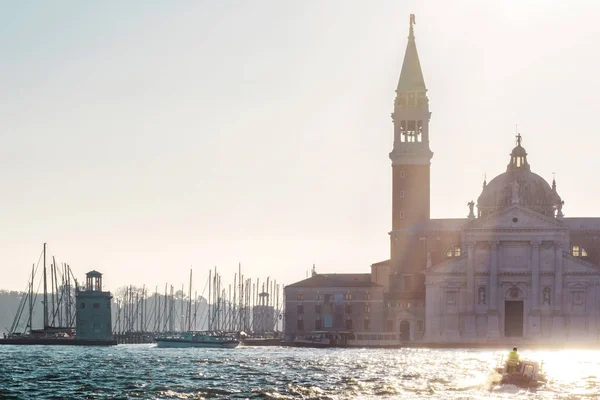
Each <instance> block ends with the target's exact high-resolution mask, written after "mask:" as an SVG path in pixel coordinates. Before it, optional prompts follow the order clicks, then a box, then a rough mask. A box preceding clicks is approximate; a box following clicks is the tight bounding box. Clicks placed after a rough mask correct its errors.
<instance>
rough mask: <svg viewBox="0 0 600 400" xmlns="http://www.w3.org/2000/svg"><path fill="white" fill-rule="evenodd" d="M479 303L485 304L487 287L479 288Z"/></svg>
mask: <svg viewBox="0 0 600 400" xmlns="http://www.w3.org/2000/svg"><path fill="white" fill-rule="evenodd" d="M479 304H485V288H484V287H480V288H479Z"/></svg>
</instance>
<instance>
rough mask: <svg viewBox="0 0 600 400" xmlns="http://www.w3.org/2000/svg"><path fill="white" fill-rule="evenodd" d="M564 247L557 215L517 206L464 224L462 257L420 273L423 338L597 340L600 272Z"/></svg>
mask: <svg viewBox="0 0 600 400" xmlns="http://www.w3.org/2000/svg"><path fill="white" fill-rule="evenodd" d="M569 243H570V238H569V229H568V227H567V225H566V224H565V223H564V222H563V221H562V220H561V219H560V218H555V217H548V216H545V215H542V214H540V213H538V212H535V211H533V210H531V209H529V208H526V207H523V206H521V205H518V204H514V205H511V206H508V207H506V208H505V209H503V210H499V211H498V212H495V213H492V214H490V215H488V216H486V217H481V218H477V219H473V220H472V221H470V222H468V223H467V224H466V225H465V226H464V227H463V229H462V243H461V247H462V250H463V251H462V253H461V254H462V255H461V256H460V257H456V258H450V259H447V260H445V261H444V262H442V263H439V264H437V265H433V266H431V267H429V268H427V269H426V271H425V275H426V280H425V285H426V301H425V304H426V310H425V313H426V315H425V323H426V329H425V335H426V337H425V340H427V341H431V342H454V341H469V342H472V341H479V340H481V341H485V340H493V339H501V338H505V337H522V338H524V339H532V340H541V339H547V340H555V339H561V340H562V339H567V338H569V339H577V340H581V341H584V340H591V341H596V340H597V338H598V334H599V332H600V315H599V312H600V267H598V266H597V265H594V264H591V263H589V262H587V261H585V260H583V259H581V258H577V257H573V256H572V255H571V254H570V252H569ZM507 308H508V309H507ZM521 308H522V313H521V311H520V310H521Z"/></svg>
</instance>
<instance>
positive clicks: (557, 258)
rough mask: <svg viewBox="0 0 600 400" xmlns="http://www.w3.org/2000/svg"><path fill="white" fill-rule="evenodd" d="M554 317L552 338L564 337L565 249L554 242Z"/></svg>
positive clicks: (560, 244)
mask: <svg viewBox="0 0 600 400" xmlns="http://www.w3.org/2000/svg"><path fill="white" fill-rule="evenodd" d="M554 246H555V255H554V262H555V264H554V316H553V317H552V337H553V338H554V339H558V338H561V337H564V334H565V321H564V317H563V313H562V307H563V249H562V243H560V242H554Z"/></svg>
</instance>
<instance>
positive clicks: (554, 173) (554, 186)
mask: <svg viewBox="0 0 600 400" xmlns="http://www.w3.org/2000/svg"><path fill="white" fill-rule="evenodd" d="M552 191H554V192H556V172H553V173H552Z"/></svg>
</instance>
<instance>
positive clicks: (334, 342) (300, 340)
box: [292, 331, 354, 348]
mask: <svg viewBox="0 0 600 400" xmlns="http://www.w3.org/2000/svg"><path fill="white" fill-rule="evenodd" d="M352 339H354V335H353V334H352V332H346V331H337V332H336V331H312V332H308V333H307V334H306V335H304V336H298V337H296V338H294V341H293V343H292V345H293V346H294V347H314V348H324V347H349V341H350V340H352Z"/></svg>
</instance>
